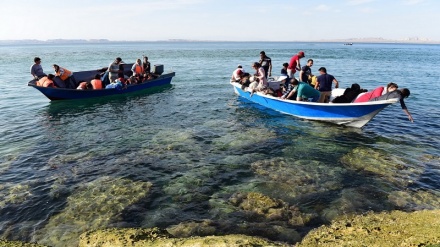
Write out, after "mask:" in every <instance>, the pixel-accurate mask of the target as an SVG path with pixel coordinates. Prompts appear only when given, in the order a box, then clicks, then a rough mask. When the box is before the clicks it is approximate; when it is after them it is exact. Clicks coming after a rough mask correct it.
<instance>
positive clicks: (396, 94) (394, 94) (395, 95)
mask: <svg viewBox="0 0 440 247" xmlns="http://www.w3.org/2000/svg"><path fill="white" fill-rule="evenodd" d="M409 95H410V91H409V89H408V88H402V89H400V90H394V91H391V92H388V93H386V94H384V95H382V96H379V97H376V98H373V99H371V100H370V101H379V100H388V99H398V100H399V101H400V106H401V107H402V110H403V112H405V114H406V115H407V116H408V119H409V121H411V122H414V119H413V117H412V116H411V113H409V111H408V108H407V107H406V105H405V102H404V101H403V99H405V98H408V97H409Z"/></svg>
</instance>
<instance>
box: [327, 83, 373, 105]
mask: <svg viewBox="0 0 440 247" xmlns="http://www.w3.org/2000/svg"><path fill="white" fill-rule="evenodd" d="M366 91H367V90H366V89H362V88H361V86H360V85H359V84H357V83H353V84H351V88H346V89H345V90H344V94H342V95H340V96H338V97H336V98H334V99H333V100H332V103H351V102H352V101H353V100H354V99H356V97H357V96H358V95H359V94H361V93H364V92H366Z"/></svg>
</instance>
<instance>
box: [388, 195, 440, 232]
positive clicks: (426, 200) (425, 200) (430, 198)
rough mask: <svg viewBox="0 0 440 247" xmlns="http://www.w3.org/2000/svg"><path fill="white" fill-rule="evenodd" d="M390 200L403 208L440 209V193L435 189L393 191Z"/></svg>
mask: <svg viewBox="0 0 440 247" xmlns="http://www.w3.org/2000/svg"><path fill="white" fill-rule="evenodd" d="M388 200H389V201H390V202H391V203H393V204H394V205H396V206H397V207H399V208H402V209H416V210H421V209H440V194H439V193H436V192H434V191H433V192H428V191H415V192H414V191H393V192H391V193H390V194H389V196H388ZM439 234H440V233H439Z"/></svg>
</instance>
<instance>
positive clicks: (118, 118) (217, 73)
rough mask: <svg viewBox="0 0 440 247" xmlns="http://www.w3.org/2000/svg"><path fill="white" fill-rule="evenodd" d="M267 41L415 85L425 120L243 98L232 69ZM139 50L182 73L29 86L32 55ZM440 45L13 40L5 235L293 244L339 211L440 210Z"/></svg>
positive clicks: (5, 119)
mask: <svg viewBox="0 0 440 247" xmlns="http://www.w3.org/2000/svg"><path fill="white" fill-rule="evenodd" d="M261 50H264V51H265V52H266V54H267V55H268V56H269V57H271V58H272V62H273V66H274V68H273V74H274V75H278V73H279V71H280V69H281V65H282V63H284V62H288V61H289V59H290V57H291V56H292V55H293V54H295V53H296V52H298V51H299V50H303V51H304V52H305V54H306V59H309V58H312V59H314V67H312V71H313V72H314V73H317V70H318V68H319V67H321V66H324V67H326V68H327V71H328V73H329V74H332V75H334V76H335V77H336V78H337V79H338V80H339V82H340V86H341V87H342V88H346V87H350V86H351V84H352V83H359V84H360V85H361V87H363V88H366V89H370V90H371V89H374V88H375V87H377V86H381V85H386V84H387V83H388V82H395V83H397V84H398V85H399V87H407V88H409V89H410V90H411V96H410V97H409V98H408V99H406V101H405V102H406V104H407V106H408V109H409V111H410V112H411V113H412V115H413V117H414V123H411V122H410V121H408V119H407V117H406V115H405V114H404V113H403V111H402V110H401V108H400V105H399V104H394V105H392V106H390V107H388V108H386V109H385V110H384V111H382V112H381V113H379V114H378V115H377V116H376V117H375V118H374V119H373V120H372V121H371V122H370V123H369V124H367V125H366V126H365V127H364V128H363V129H353V128H346V127H340V126H335V125H329V124H325V123H319V122H311V121H305V120H300V119H297V118H295V117H292V116H288V115H283V114H281V113H278V112H276V111H272V110H269V109H265V108H263V107H261V106H259V105H256V104H254V103H251V102H248V101H246V100H244V99H240V98H238V97H237V96H236V95H235V94H234V92H233V88H232V87H231V86H230V85H229V78H230V76H231V73H232V71H233V70H234V69H235V68H236V66H237V64H242V65H243V67H244V68H245V70H247V71H251V63H252V62H254V61H258V59H259V52H260V51H261ZM142 55H147V56H148V57H149V60H150V61H151V63H152V64H164V66H165V71H166V72H168V71H175V72H176V76H175V77H174V78H173V80H172V85H171V86H169V87H163V88H159V89H157V90H150V91H147V92H145V93H141V94H134V95H130V96H121V97H110V98H107V99H91V100H79V101H66V102H50V101H49V100H48V99H46V98H45V97H44V96H43V95H42V94H40V93H39V92H38V91H37V90H35V89H33V88H31V87H28V86H27V82H28V81H29V80H30V79H31V76H30V74H29V68H30V66H31V65H32V63H33V58H34V57H35V56H39V57H41V59H42V66H43V68H44V70H45V72H46V73H50V72H52V66H51V65H52V64H54V63H56V64H59V65H60V66H61V67H65V68H67V69H70V70H72V71H80V70H89V69H95V68H96V69H98V68H102V67H105V66H108V64H109V63H111V62H112V61H113V60H114V58H115V57H118V56H119V57H122V59H123V61H125V62H127V63H129V62H130V63H131V62H134V61H135V60H136V59H137V58H141V57H142ZM439 57H440V45H416V44H361V43H359V44H357V43H355V44H353V45H352V46H346V45H343V44H342V43H277V42H273V43H264V42H262V43H259V42H247V43H246V42H237V43H236V42H149V43H103V44H40V45H2V46H0V71H1V74H0V86H1V88H2V90H1V93H0V105H1V108H0V109H1V110H0V119H1V121H0V238H6V239H9V240H23V241H32V242H38V243H41V244H46V245H51V246H75V244H76V243H77V241H78V236H79V234H81V233H82V232H84V231H87V230H94V229H103V228H109V227H121V228H123V227H145V228H147V227H155V226H157V227H161V228H166V229H169V230H170V232H174V233H176V235H179V234H180V235H182V231H179V230H176V229H179V228H178V227H179V226H187V227H190V228H191V226H192V228H191V229H193V230H192V234H193V235H204V234H230V233H243V234H247V235H256V236H262V237H266V238H269V239H272V240H280V241H285V242H289V243H295V242H297V241H299V240H300V238H301V237H302V236H304V234H306V233H307V232H308V231H309V230H310V229H313V228H314V227H317V226H319V225H322V224H325V223H329V222H330V221H331V220H332V219H335V218H337V217H339V216H344V215H349V214H362V213H365V212H368V211H376V212H381V211H390V210H403V211H414V210H422V209H439V208H440V184H439V182H438V181H439V180H440V148H439V147H440V141H439V140H440V138H439V136H440V117H439V116H440V109H439V106H440V100H439V93H438V88H439V86H440V83H439V75H438V71H437V68H440V59H438V58H439ZM306 59H303V60H302V61H301V62H302V64H303V65H305V63H306ZM207 227H208V229H210V231H208V232H207V231H204V230H200V229H205V230H206V229H207ZM197 229H199V230H197ZM183 235H184V234H183ZM298 236H299V237H298Z"/></svg>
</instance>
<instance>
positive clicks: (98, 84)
mask: <svg viewBox="0 0 440 247" xmlns="http://www.w3.org/2000/svg"><path fill="white" fill-rule="evenodd" d="M90 83H92V86H93V89H102V81H101V80H99V79H93V80H92V81H91V82H90Z"/></svg>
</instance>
